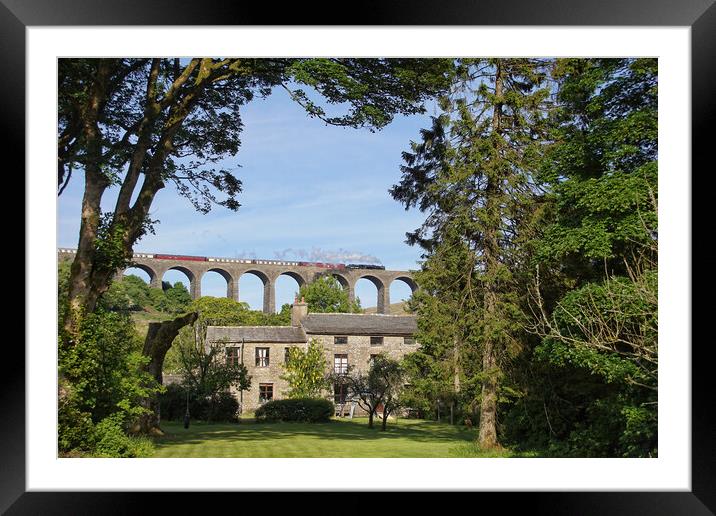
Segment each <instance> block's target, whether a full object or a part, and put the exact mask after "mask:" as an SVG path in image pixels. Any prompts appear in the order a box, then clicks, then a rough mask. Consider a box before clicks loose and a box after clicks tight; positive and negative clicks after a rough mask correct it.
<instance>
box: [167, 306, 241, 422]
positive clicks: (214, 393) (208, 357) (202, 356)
mask: <svg viewBox="0 0 716 516" xmlns="http://www.w3.org/2000/svg"><path fill="white" fill-rule="evenodd" d="M208 325H209V322H208V321H207V320H206V319H205V318H203V317H202V314H200V316H199V318H198V319H197V321H196V322H195V323H194V325H193V326H191V327H185V328H182V329H181V331H180V332H179V335H178V336H177V338H176V344H175V346H173V347H175V348H176V349H177V353H178V360H179V363H180V373H181V376H182V387H183V388H184V389H185V391H188V393H189V398H190V400H196V401H197V402H198V403H200V404H204V403H206V404H208V408H206V409H202V410H201V414H203V415H204V417H208V418H210V419H209V420H211V418H212V417H215V415H216V414H219V413H221V414H224V413H225V409H224V408H222V407H224V406H225V405H226V404H227V402H226V399H225V398H226V396H227V395H228V396H233V394H231V391H232V390H236V391H245V390H248V389H249V388H250V387H251V376H249V374H248V370H247V369H246V366H245V365H244V364H236V363H230V362H228V361H227V360H226V358H225V357H226V350H225V346H224V345H223V344H222V343H207V342H206V330H207V327H208ZM195 416H196V415H195Z"/></svg>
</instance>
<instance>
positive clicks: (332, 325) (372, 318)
mask: <svg viewBox="0 0 716 516" xmlns="http://www.w3.org/2000/svg"><path fill="white" fill-rule="evenodd" d="M301 324H302V325H303V329H304V331H305V332H306V333H307V334H321V335H392V336H406V335H407V336H411V335H413V334H414V333H415V332H416V331H417V329H418V327H417V323H416V319H415V316H414V315H384V314H316V313H311V314H308V315H307V316H306V317H304V319H303V320H302V321H301Z"/></svg>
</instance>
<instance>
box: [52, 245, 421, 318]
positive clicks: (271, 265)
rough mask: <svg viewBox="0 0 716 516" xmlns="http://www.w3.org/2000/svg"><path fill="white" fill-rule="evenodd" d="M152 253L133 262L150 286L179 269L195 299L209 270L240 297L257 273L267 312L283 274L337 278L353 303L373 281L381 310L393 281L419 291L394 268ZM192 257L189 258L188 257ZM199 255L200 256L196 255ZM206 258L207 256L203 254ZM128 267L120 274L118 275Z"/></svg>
mask: <svg viewBox="0 0 716 516" xmlns="http://www.w3.org/2000/svg"><path fill="white" fill-rule="evenodd" d="M57 254H58V259H59V260H67V259H73V258H74V255H75V250H74V249H66V248H64V249H58V253H57ZM154 256H155V255H154V254H152V253H134V258H133V260H132V265H131V266H130V267H135V268H137V269H141V270H143V271H144V272H146V273H147V274H148V275H149V279H150V286H152V287H155V288H161V285H162V278H163V277H164V274H165V273H166V272H167V271H170V270H177V271H180V272H182V273H184V274H185V275H186V277H187V278H188V279H189V284H190V288H189V292H190V293H191V297H192V299H196V298H198V297H201V279H202V277H203V276H204V274H206V273H207V272H216V273H218V274H220V275H221V276H222V277H223V278H224V279H225V280H226V297H229V298H231V299H235V300H236V301H238V300H239V279H240V278H241V276H243V275H244V274H253V275H254V276H257V277H258V278H259V279H260V280H261V282H262V283H263V285H264V295H263V304H264V306H263V311H264V312H265V313H274V312H275V311H276V309H275V307H276V298H275V283H276V280H277V279H278V277H279V276H282V275H286V276H290V277H291V278H293V279H294V280H296V283H298V285H299V287H301V286H303V285H304V284H306V283H311V282H312V281H314V280H315V279H317V278H318V277H320V276H324V275H331V276H333V277H335V278H336V279H337V280H338V282H339V283H340V284H341V285H342V286H343V288H344V289H345V290H346V291H347V292H348V298H349V299H350V301H351V302H352V301H353V300H354V299H355V285H356V282H357V281H358V280H360V279H363V278H365V279H367V280H369V281H371V282H372V283H373V284H374V285H375V286H376V289H377V290H378V303H377V312H378V313H380V314H384V313H387V312H388V311H389V309H390V285H391V284H392V283H393V281H396V280H398V281H403V282H404V283H406V284H407V285H408V286H409V287H410V289H411V290H412V291H413V292H415V290H416V289H417V285H416V283H415V281H414V280H413V277H412V274H411V273H410V272H409V271H390V270H381V269H336V268H326V267H318V266H314V265H297V262H291V261H282V260H259V259H256V260H246V259H238V258H237V259H233V258H211V257H209V258H206V261H195V260H191V259H183V260H182V259H164V258H155V257H154ZM187 258H189V257H187ZM192 258H198V257H192ZM202 258H203V257H202ZM123 274H124V270H122V271H120V272H118V273H117V276H118V277H121V276H122V275H123Z"/></svg>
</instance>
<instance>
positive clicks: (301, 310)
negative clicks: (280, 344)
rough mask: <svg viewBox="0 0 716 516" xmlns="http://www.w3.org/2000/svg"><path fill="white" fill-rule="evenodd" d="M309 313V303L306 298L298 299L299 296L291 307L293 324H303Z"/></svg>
mask: <svg viewBox="0 0 716 516" xmlns="http://www.w3.org/2000/svg"><path fill="white" fill-rule="evenodd" d="M306 315H308V303H306V299H305V298H303V297H302V298H301V301H300V302H299V301H298V296H296V300H295V301H294V302H293V307H291V326H301V320H303V318H304V317H306Z"/></svg>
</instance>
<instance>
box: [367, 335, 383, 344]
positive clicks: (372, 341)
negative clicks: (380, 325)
mask: <svg viewBox="0 0 716 516" xmlns="http://www.w3.org/2000/svg"><path fill="white" fill-rule="evenodd" d="M370 345H371V346H382V345H383V337H371V338H370Z"/></svg>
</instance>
